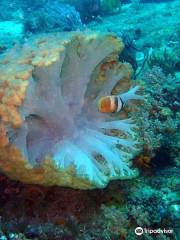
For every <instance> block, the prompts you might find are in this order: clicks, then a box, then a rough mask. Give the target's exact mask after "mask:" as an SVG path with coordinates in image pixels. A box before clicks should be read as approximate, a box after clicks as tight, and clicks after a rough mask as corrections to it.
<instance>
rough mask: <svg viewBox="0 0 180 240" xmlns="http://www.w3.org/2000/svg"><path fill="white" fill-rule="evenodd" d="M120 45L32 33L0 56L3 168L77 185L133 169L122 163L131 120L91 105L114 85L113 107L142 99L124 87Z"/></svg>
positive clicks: (39, 180)
mask: <svg viewBox="0 0 180 240" xmlns="http://www.w3.org/2000/svg"><path fill="white" fill-rule="evenodd" d="M122 49H123V43H122V42H121V40H120V39H119V38H117V37H116V36H114V35H111V34H102V33H93V32H92V33H83V34H82V33H73V32H72V33H69V34H68V33H63V34H62V33H60V34H58V33H57V34H44V35H40V36H36V37H34V38H32V39H30V40H29V41H28V42H26V43H25V45H24V46H22V47H20V49H16V48H15V49H14V50H10V51H9V53H7V54H6V55H3V56H2V59H1V61H0V67H1V69H0V71H1V76H0V117H1V121H0V127H1V132H0V136H1V137H0V169H1V170H2V171H3V172H5V173H6V174H7V175H8V176H9V177H11V178H13V179H19V180H21V181H24V182H30V183H36V184H42V185H62V186H69V187H74V188H82V189H88V188H95V187H98V188H102V187H105V186H106V185H107V183H108V182H109V181H110V180H112V179H127V178H132V177H133V176H135V175H136V171H134V170H132V169H131V168H130V165H131V163H130V162H131V161H130V160H131V158H132V156H133V155H134V154H135V152H136V150H137V148H136V146H135V145H136V141H135V140H133V139H132V137H131V135H132V134H133V133H134V132H133V128H134V127H135V124H134V123H132V120H131V119H125V117H121V115H119V114H118V113H116V114H115V113H114V114H112V115H111V114H110V113H101V112H99V111H98V107H97V103H98V101H99V99H100V98H101V97H103V96H109V95H111V94H112V90H113V91H115V90H114V87H116V88H115V89H118V91H117V90H116V91H117V92H118V93H116V94H117V95H118V94H119V93H120V92H121V94H120V95H118V99H119V100H118V101H120V102H118V104H120V105H118V108H119V107H120V106H121V107H122V105H124V104H128V102H129V100H131V99H142V96H139V95H137V94H136V92H137V90H138V87H137V86H135V87H133V88H130V89H129V90H128V88H129V87H130V85H131V84H130V77H131V73H132V69H131V66H130V65H129V64H127V63H120V62H118V55H119V53H120V52H121V51H122ZM116 85H117V86H116ZM124 113H125V112H124ZM125 116H127V114H125ZM120 118H121V119H120ZM112 130H116V131H115V132H113V131H112Z"/></svg>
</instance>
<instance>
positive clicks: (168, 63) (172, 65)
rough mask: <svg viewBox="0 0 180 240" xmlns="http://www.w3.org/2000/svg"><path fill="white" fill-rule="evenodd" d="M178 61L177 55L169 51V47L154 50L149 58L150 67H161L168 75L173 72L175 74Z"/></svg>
mask: <svg viewBox="0 0 180 240" xmlns="http://www.w3.org/2000/svg"><path fill="white" fill-rule="evenodd" d="M177 62H178V59H177V56H176V55H175V54H173V53H169V52H168V51H167V49H164V50H162V49H161V50H159V51H157V52H155V53H154V52H152V54H151V55H150V56H149V59H148V65H149V67H150V68H153V66H157V67H160V68H161V69H162V71H163V72H164V73H165V74H166V75H169V74H171V75H172V76H174V75H175V72H176V66H177Z"/></svg>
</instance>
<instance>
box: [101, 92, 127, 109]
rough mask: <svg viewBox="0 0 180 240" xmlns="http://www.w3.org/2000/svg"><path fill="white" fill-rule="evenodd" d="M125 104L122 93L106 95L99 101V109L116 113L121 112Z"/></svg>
mask: <svg viewBox="0 0 180 240" xmlns="http://www.w3.org/2000/svg"><path fill="white" fill-rule="evenodd" d="M124 105H125V103H124V102H123V100H122V98H121V97H120V95H112V96H104V97H101V98H100V99H99V101H98V110H99V112H102V113H116V112H120V111H121V110H122V108H123V107H124Z"/></svg>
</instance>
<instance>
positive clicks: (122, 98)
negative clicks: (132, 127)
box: [98, 86, 144, 113]
mask: <svg viewBox="0 0 180 240" xmlns="http://www.w3.org/2000/svg"><path fill="white" fill-rule="evenodd" d="M138 90H139V86H135V87H133V88H131V89H129V90H128V91H127V92H124V93H122V94H120V95H110V96H103V97H101V98H100V99H99V101H98V110H99V112H101V113H116V112H120V111H121V110H122V109H123V107H124V106H125V105H126V104H127V103H128V102H129V100H143V99H144V98H143V96H141V95H139V94H137V93H136V92H137V91H138Z"/></svg>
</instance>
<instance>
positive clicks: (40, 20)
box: [24, 1, 82, 33]
mask: <svg viewBox="0 0 180 240" xmlns="http://www.w3.org/2000/svg"><path fill="white" fill-rule="evenodd" d="M24 14H25V18H24V26H25V31H26V32H30V33H34V32H51V31H72V30H76V29H80V28H82V22H81V18H80V15H79V13H78V12H77V11H76V10H75V8H74V7H72V6H70V5H69V4H62V3H59V2H58V1H48V2H47V3H46V4H44V5H43V7H40V8H37V9H35V10H34V11H32V10H31V9H30V10H29V11H27V10H26V11H25V13H24Z"/></svg>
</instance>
